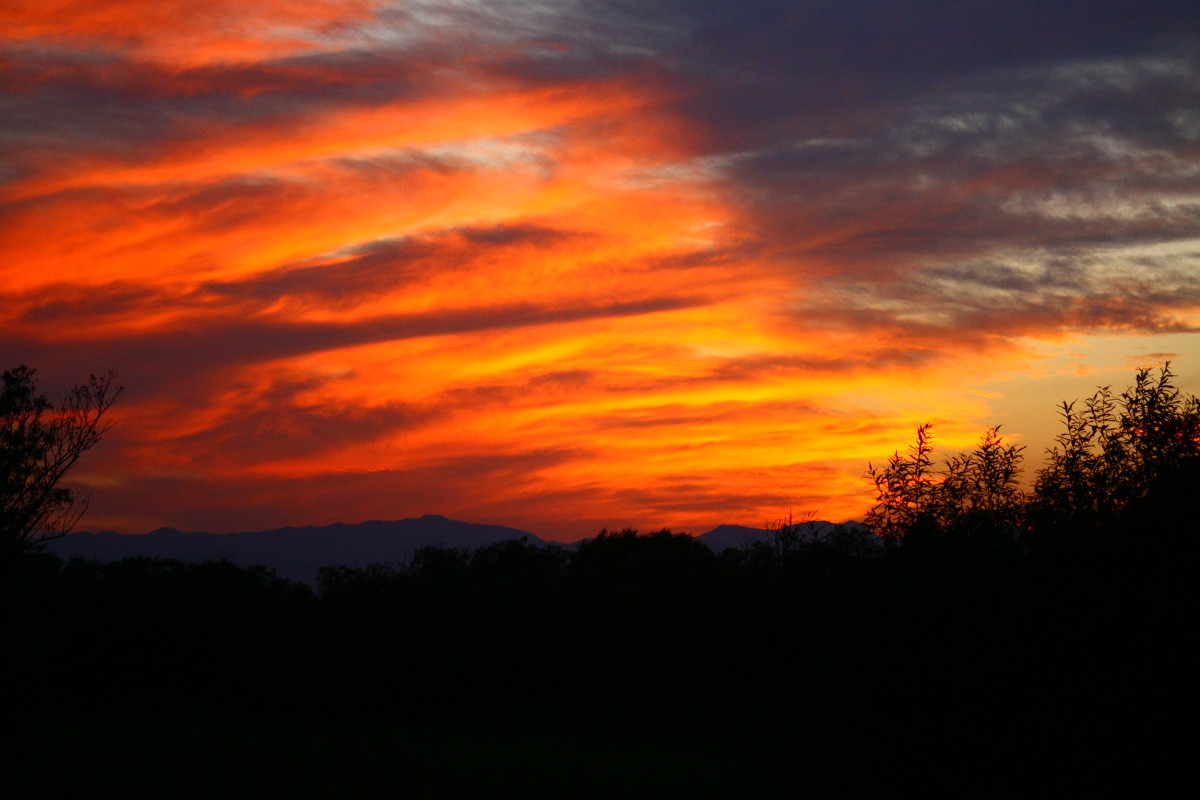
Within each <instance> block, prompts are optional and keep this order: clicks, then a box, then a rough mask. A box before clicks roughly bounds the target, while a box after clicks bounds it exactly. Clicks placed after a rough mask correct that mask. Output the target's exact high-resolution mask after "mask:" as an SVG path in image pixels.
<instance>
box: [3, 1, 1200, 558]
mask: <svg viewBox="0 0 1200 800" xmlns="http://www.w3.org/2000/svg"><path fill="white" fill-rule="evenodd" d="M0 255H2V258H0V275H2V276H3V282H2V283H0V293H2V296H3V303H2V305H0V367H2V368H9V367H12V366H16V365H17V364H20V363H26V364H29V365H30V366H33V367H35V368H37V369H38V371H39V375H40V378H41V388H42V389H43V390H46V391H47V392H49V393H50V394H52V395H54V394H57V393H59V392H61V391H62V390H63V389H64V388H65V387H67V386H69V385H70V384H72V383H75V382H78V381H80V380H82V379H85V378H86V377H87V375H88V374H89V373H92V372H97V373H99V372H106V371H108V370H110V369H111V370H114V371H115V372H116V373H117V374H118V377H119V380H120V382H121V383H123V384H124V385H125V386H126V387H127V388H126V391H125V394H124V395H123V396H122V398H121V401H120V402H119V404H118V406H117V407H116V408H115V409H114V413H115V415H116V417H117V418H118V425H117V427H116V428H114V429H113V430H112V431H111V432H110V433H109V434H108V435H107V437H106V438H105V440H104V442H103V443H102V444H101V445H100V446H99V447H98V448H97V449H96V450H95V451H93V452H92V453H90V454H89V455H88V456H87V457H86V458H85V460H83V461H81V462H80V464H79V465H78V467H77V469H76V471H75V472H74V473H73V474H72V477H73V478H74V480H75V481H76V485H78V486H81V487H83V488H84V489H85V491H90V492H91V493H92V496H93V499H92V505H91V508H90V510H89V512H88V516H87V517H86V518H85V519H84V520H83V522H82V523H81V525H80V527H81V528H83V529H89V530H101V529H109V528H111V529H115V530H118V531H121V532H126V533H141V532H145V531H147V530H150V529H152V528H156V527H159V526H162V525H171V526H174V527H177V528H181V529H185V530H204V531H210V532H216V533H222V532H229V531H246V530H258V529H264V528H271V527H278V526H283V525H305V524H327V523H331V522H335V521H342V522H359V521H363V520H368V519H399V518H403V517H410V516H419V515H422V514H426V513H438V514H444V515H446V516H449V517H453V518H456V519H463V520H467V521H472V522H489V523H497V524H506V525H512V526H515V527H519V528H522V529H525V530H528V531H531V532H533V533H535V534H537V535H539V536H542V537H545V538H550V539H561V540H572V539H577V538H579V537H581V536H584V535H589V534H594V533H595V532H596V531H597V530H599V529H600V528H601V527H602V526H607V527H609V528H614V527H622V526H626V525H629V526H634V527H639V528H642V529H650V528H660V527H663V526H669V527H671V528H673V529H676V530H685V531H691V532H703V531H704V530H707V529H708V528H711V527H713V526H715V525H718V524H721V523H736V524H744V525H762V524H763V523H764V522H770V521H773V520H777V519H780V518H782V517H785V516H787V515H788V514H789V512H791V513H795V514H797V515H801V514H804V513H809V512H811V513H814V514H816V515H817V516H818V517H820V518H824V519H833V520H843V519H847V518H853V517H861V515H862V514H863V513H864V512H865V510H866V509H867V508H868V507H869V505H870V502H871V499H872V495H871V493H870V491H869V486H868V484H867V482H866V481H865V480H864V479H863V471H864V469H865V468H866V466H867V462H868V461H875V462H877V463H878V462H879V461H881V460H883V459H885V458H886V456H887V455H888V454H889V453H890V452H892V451H893V450H895V449H897V448H903V447H905V446H906V445H907V443H908V442H909V441H911V439H912V438H913V430H914V428H915V427H916V425H917V424H919V423H921V422H925V421H931V422H933V423H934V434H935V444H936V445H937V446H938V447H939V448H940V449H941V450H942V451H943V452H945V451H954V450H958V449H962V448H965V447H967V446H969V445H970V443H971V442H972V441H973V440H974V439H976V438H977V437H978V435H979V434H980V433H981V432H982V430H983V429H984V428H985V427H986V426H988V425H994V424H1002V425H1003V428H1002V430H1003V431H1005V432H1008V433H1009V434H1011V435H1012V436H1013V437H1014V438H1015V439H1016V440H1018V441H1020V442H1021V443H1023V444H1025V445H1027V446H1028V451H1027V454H1028V456H1029V466H1030V467H1031V468H1035V467H1036V466H1037V464H1038V463H1039V462H1040V460H1041V453H1042V452H1043V451H1044V449H1045V448H1046V447H1047V446H1049V445H1050V444H1051V439H1052V436H1053V433H1054V428H1053V426H1054V422H1055V417H1054V413H1055V405H1056V404H1057V403H1058V402H1059V401H1061V400H1064V399H1072V398H1075V397H1079V396H1083V395H1087V394H1090V393H1091V391H1092V390H1093V389H1094V388H1095V387H1096V386H1097V385H1102V384H1112V385H1113V386H1114V387H1116V388H1121V387H1124V386H1125V385H1127V384H1128V383H1130V382H1131V380H1132V376H1133V371H1134V369H1135V368H1136V367H1139V366H1151V365H1154V364H1156V363H1158V362H1161V361H1163V360H1166V359H1170V360H1171V361H1172V365H1173V367H1174V369H1175V370H1176V371H1177V372H1178V373H1179V374H1180V376H1181V381H1180V383H1181V385H1182V386H1183V388H1185V389H1186V390H1189V391H1192V392H1200V337H1197V331H1198V330H1200V4H1197V3H1195V2H1194V0H1189V1H1186V2H1146V1H1145V0H1143V1H1142V2H1105V1H1104V0H1088V1H1087V2H1082V1H1080V2H1047V0H1037V1H1036V2H1021V1H1014V2H1005V3H996V2H990V1H987V2H985V0H956V1H955V2H914V1H912V0H909V1H907V2H906V1H902V0H877V1H876V2H854V1H853V0H845V1H828V2H818V1H817V0H811V1H808V0H793V2H767V1H765V2H739V3H734V2H729V1H728V0H719V1H716V0H677V1H665V0H664V1H663V2H653V1H652V0H646V1H645V2H599V1H590V2H589V1H585V0H579V1H573V0H559V1H558V2H550V1H549V0H547V1H545V2H536V1H535V0H487V2H484V1H483V0H474V1H472V0H453V1H451V0H417V1H416V2H374V1H373V0H351V1H347V2H341V1H340V0H288V1H287V2H283V1H282V0H259V2H254V3H250V2H245V0H237V1H236V2H234V0H209V1H208V2H204V3H190V2H189V3H184V2H174V0H5V2H4V3H3V7H2V8H0Z"/></svg>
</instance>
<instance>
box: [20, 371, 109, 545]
mask: <svg viewBox="0 0 1200 800" xmlns="http://www.w3.org/2000/svg"><path fill="white" fill-rule="evenodd" d="M0 383H2V384H3V385H0V550H2V551H3V552H0V558H11V557H12V556H14V555H17V554H19V553H22V552H25V551H27V550H29V548H30V547H31V546H33V545H36V544H37V543H39V542H41V541H44V540H45V539H48V538H53V537H55V536H61V535H63V534H64V533H66V532H67V531H69V530H70V529H71V528H72V527H73V526H74V525H75V523H76V522H77V521H78V520H79V518H80V516H82V514H83V512H84V511H85V510H86V509H87V503H88V498H86V497H79V496H78V495H77V494H76V493H75V491H74V490H73V489H70V488H67V487H64V486H61V485H59V484H60V482H61V480H62V479H63V477H64V476H65V475H66V474H67V472H68V471H69V470H70V469H71V467H73V466H74V465H75V462H76V461H78V460H79V457H80V456H82V455H83V454H84V453H85V452H87V451H88V450H90V449H92V448H93V447H95V445H96V444H97V443H98V442H99V441H100V437H101V436H103V435H104V433H105V432H106V431H107V430H108V429H109V427H110V426H111V423H110V422H108V420H106V419H105V415H106V414H107V412H108V410H109V409H110V408H111V407H112V404H113V403H115V402H116V400H117V397H118V396H119V395H120V394H121V387H120V386H118V385H116V383H115V382H114V376H113V375H112V373H109V374H108V375H105V376H101V377H97V376H95V375H93V376H91V378H90V379H89V380H88V382H87V383H85V384H81V385H78V386H76V387H74V388H73V389H71V391H70V392H69V393H68V394H67V396H66V397H65V398H64V399H63V400H62V401H61V402H60V403H59V404H58V405H55V404H53V403H52V402H51V401H50V400H49V399H48V398H47V397H46V396H45V395H43V394H38V392H37V372H36V370H33V369H31V368H29V367H27V366H24V365H21V366H19V367H15V368H14V369H9V370H5V371H4V373H3V375H2V376H0Z"/></svg>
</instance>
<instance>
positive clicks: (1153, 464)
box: [1030, 363, 1200, 544]
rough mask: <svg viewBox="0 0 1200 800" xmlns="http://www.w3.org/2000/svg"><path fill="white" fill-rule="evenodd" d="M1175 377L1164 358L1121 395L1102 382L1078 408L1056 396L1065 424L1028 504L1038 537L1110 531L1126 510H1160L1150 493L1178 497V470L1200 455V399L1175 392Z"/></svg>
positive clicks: (1190, 467)
mask: <svg viewBox="0 0 1200 800" xmlns="http://www.w3.org/2000/svg"><path fill="white" fill-rule="evenodd" d="M1174 377H1175V375H1174V373H1173V372H1171V369H1170V364H1169V363H1168V364H1164V365H1163V366H1162V367H1161V368H1160V369H1159V370H1158V374H1157V375H1154V374H1153V373H1152V372H1151V370H1149V369H1142V370H1139V371H1138V373H1137V377H1136V381H1135V383H1134V385H1133V386H1132V387H1130V388H1129V389H1127V390H1125V391H1124V392H1122V393H1121V394H1120V395H1119V396H1115V395H1114V394H1113V392H1112V391H1111V389H1109V388H1108V387H1107V386H1105V387H1102V388H1100V389H1099V390H1098V391H1097V392H1096V393H1095V394H1093V395H1092V396H1091V397H1089V398H1087V399H1086V400H1085V401H1084V404H1083V408H1082V409H1079V408H1077V405H1078V404H1077V403H1076V402H1071V403H1067V402H1064V403H1063V404H1062V406H1061V407H1060V410H1059V415H1060V417H1061V418H1062V421H1063V426H1064V428H1065V430H1064V431H1063V432H1062V433H1060V434H1059V436H1058V438H1057V440H1056V444H1055V446H1054V448H1052V449H1051V450H1050V451H1049V452H1048V454H1047V460H1046V465H1045V467H1043V468H1042V469H1041V470H1040V471H1039V472H1038V476H1037V482H1036V484H1035V487H1034V499H1033V502H1032V505H1031V508H1030V524H1031V527H1032V528H1033V529H1034V532H1035V534H1036V535H1037V538H1038V539H1039V540H1040V542H1039V543H1040V544H1046V539H1047V537H1053V536H1061V535H1063V534H1064V533H1065V532H1067V531H1070V532H1073V533H1078V534H1079V535H1083V536H1087V535H1093V536H1094V535H1096V534H1099V533H1101V532H1102V531H1105V530H1109V531H1112V530H1114V529H1115V527H1116V526H1119V525H1124V524H1127V523H1129V522H1132V521H1133V520H1131V519H1130V518H1129V515H1130V514H1131V513H1137V514H1148V513H1153V514H1156V515H1159V516H1161V515H1162V514H1163V513H1165V512H1168V509H1167V508H1164V507H1162V505H1161V504H1158V505H1156V506H1154V507H1152V506H1151V505H1150V504H1149V503H1148V501H1149V500H1150V499H1151V498H1153V497H1156V496H1157V497H1158V498H1159V500H1160V501H1163V502H1166V503H1168V504H1173V503H1175V502H1177V501H1178V500H1180V499H1182V497H1181V495H1180V493H1179V488H1181V487H1179V486H1178V484H1179V481H1180V479H1181V476H1183V475H1187V474H1194V473H1195V470H1196V467H1195V464H1196V461H1197V459H1198V458H1200V400H1198V399H1197V398H1196V397H1194V396H1191V395H1183V394H1181V393H1180V392H1179V390H1178V389H1177V388H1176V387H1175V385H1174V382H1173V379H1174ZM1172 487H1175V488H1172ZM1177 508H1178V509H1182V508H1183V506H1177ZM1179 521H1180V522H1183V520H1182V519H1180V520H1179Z"/></svg>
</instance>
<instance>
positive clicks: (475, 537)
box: [45, 514, 836, 584]
mask: <svg viewBox="0 0 1200 800" xmlns="http://www.w3.org/2000/svg"><path fill="white" fill-rule="evenodd" d="M807 525H808V526H809V528H808V529H807V530H808V531H809V533H808V534H807V536H806V537H805V538H813V537H814V536H821V535H824V534H825V533H826V532H827V531H828V530H832V529H833V528H834V527H836V526H835V525H834V523H830V522H813V523H807ZM770 535H771V531H770V530H768V529H766V528H751V527H747V526H744V525H718V526H717V527H715V528H713V529H712V530H710V531H706V532H705V533H702V534H699V535H698V536H696V537H695V538H696V539H697V540H698V541H700V542H703V543H704V544H706V545H708V546H709V547H710V548H712V549H713V550H714V551H717V552H720V551H721V550H724V549H726V548H729V547H734V548H746V547H750V546H751V545H752V544H753V543H754V542H757V541H766V540H768V538H769V536H770ZM512 539H525V540H527V541H529V542H532V543H534V544H538V545H543V546H549V545H552V544H554V545H556V546H561V547H568V548H570V547H574V546H576V545H577V544H578V542H574V543H570V544H558V543H553V542H548V541H546V540H545V539H542V538H540V537H538V536H536V535H534V534H532V533H529V532H528V531H523V530H520V529H518V528H509V527H507V526H504V525H490V524H484V523H473V522H462V521H460V520H453V519H450V518H448V517H445V516H442V515H441V514H425V515H424V516H421V517H410V518H407V519H401V520H368V521H366V522H359V523H347V522H335V523H331V524H329V525H304V526H286V527H282V528H272V529H270V530H265V531H241V532H235V533H205V532H202V531H196V532H185V531H181V530H179V529H177V528H171V527H162V528H157V529H155V530H153V531H149V532H147V533H141V534H121V533H117V532H116V531H100V532H89V531H80V532H78V533H70V534H67V535H66V536H62V537H60V538H57V539H53V540H50V541H48V542H46V545H45V546H46V549H47V551H49V552H51V553H54V554H55V555H58V556H59V557H61V558H64V559H68V558H72V557H81V558H90V559H95V560H98V561H115V560H119V559H122V558H133V557H138V556H144V557H159V558H174V559H178V560H180V561H185V562H203V561H219V560H227V561H231V562H233V563H234V564H238V565H240V566H251V565H262V566H266V567H269V568H271V569H274V570H275V571H276V573H277V574H278V575H279V577H281V578H288V579H290V580H297V581H302V582H304V583H309V584H313V583H315V582H316V576H317V570H319V569H320V568H321V567H325V566H349V567H363V566H366V565H368V564H372V563H379V562H391V563H403V562H406V561H408V560H410V559H411V558H412V556H413V554H414V553H415V552H416V551H417V550H418V549H420V548H422V547H453V548H459V549H464V550H474V549H477V548H479V547H486V546H487V545H491V544H495V543H497V542H501V541H507V540H512ZM580 541H586V539H584V540H580Z"/></svg>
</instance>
